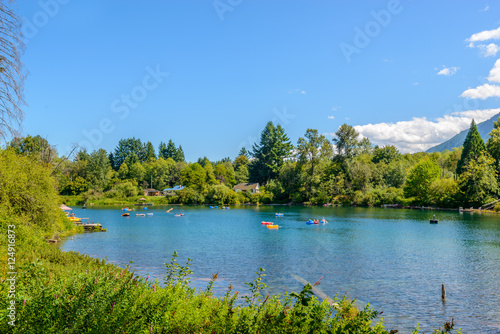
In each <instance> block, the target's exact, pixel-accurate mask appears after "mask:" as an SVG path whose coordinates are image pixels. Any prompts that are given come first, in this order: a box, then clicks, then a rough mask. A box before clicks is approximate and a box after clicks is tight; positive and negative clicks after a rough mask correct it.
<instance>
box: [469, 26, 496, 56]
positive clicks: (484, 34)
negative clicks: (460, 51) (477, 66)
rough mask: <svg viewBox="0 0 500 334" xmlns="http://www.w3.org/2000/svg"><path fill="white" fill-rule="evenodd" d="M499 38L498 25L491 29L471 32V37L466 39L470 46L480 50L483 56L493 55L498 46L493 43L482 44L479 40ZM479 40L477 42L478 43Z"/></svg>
mask: <svg viewBox="0 0 500 334" xmlns="http://www.w3.org/2000/svg"><path fill="white" fill-rule="evenodd" d="M497 39H500V27H499V28H497V29H493V30H484V31H481V32H478V33H476V34H473V35H472V36H471V37H469V38H468V39H467V41H468V42H470V43H469V47H470V48H478V49H479V50H481V53H482V55H483V56H484V57H491V56H495V55H496V54H497V53H498V51H500V47H499V46H498V45H497V44H495V43H490V44H484V43H481V42H485V41H488V40H497ZM478 42H479V43H478Z"/></svg>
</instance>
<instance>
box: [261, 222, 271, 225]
mask: <svg viewBox="0 0 500 334" xmlns="http://www.w3.org/2000/svg"><path fill="white" fill-rule="evenodd" d="M261 224H262V225H273V224H274V223H273V222H261Z"/></svg>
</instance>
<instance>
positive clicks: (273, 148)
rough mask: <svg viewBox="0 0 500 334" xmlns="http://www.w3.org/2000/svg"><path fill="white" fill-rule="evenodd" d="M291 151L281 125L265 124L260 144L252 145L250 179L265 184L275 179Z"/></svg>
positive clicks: (291, 147)
mask: <svg viewBox="0 0 500 334" xmlns="http://www.w3.org/2000/svg"><path fill="white" fill-rule="evenodd" d="M292 149H293V145H292V144H291V143H290V139H289V138H288V136H287V135H286V133H285V130H284V129H283V128H282V127H281V125H278V126H274V124H273V122H269V123H267V125H266V127H265V128H264V130H263V131H262V133H261V135H260V143H259V144H257V143H255V144H254V145H253V150H252V156H253V157H254V158H255V160H254V161H253V162H252V163H251V164H250V167H251V168H250V179H252V181H255V182H260V183H262V184H265V183H267V182H268V181H269V180H271V179H275V178H277V177H278V175H279V171H280V169H281V167H282V166H283V164H284V162H285V158H288V157H289V156H290V153H291V151H292Z"/></svg>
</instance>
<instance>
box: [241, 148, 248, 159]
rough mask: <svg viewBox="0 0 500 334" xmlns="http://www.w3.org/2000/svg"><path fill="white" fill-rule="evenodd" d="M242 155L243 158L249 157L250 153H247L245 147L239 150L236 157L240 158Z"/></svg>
mask: <svg viewBox="0 0 500 334" xmlns="http://www.w3.org/2000/svg"><path fill="white" fill-rule="evenodd" d="M242 155H244V156H245V157H247V158H248V157H249V155H250V152H248V150H247V149H246V148H245V147H242V148H241V150H240V153H238V156H242Z"/></svg>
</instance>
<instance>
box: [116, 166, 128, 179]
mask: <svg viewBox="0 0 500 334" xmlns="http://www.w3.org/2000/svg"><path fill="white" fill-rule="evenodd" d="M128 172H129V171H128V166H127V164H122V165H121V166H120V169H119V170H118V176H119V177H120V179H122V180H125V179H127V178H128Z"/></svg>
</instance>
